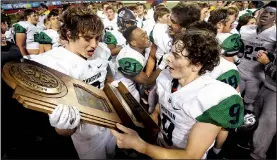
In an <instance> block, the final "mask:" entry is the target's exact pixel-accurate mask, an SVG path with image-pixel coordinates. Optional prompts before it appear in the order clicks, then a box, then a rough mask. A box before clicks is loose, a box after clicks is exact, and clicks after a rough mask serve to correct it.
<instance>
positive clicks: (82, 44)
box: [68, 35, 99, 58]
mask: <svg viewBox="0 0 277 160" xmlns="http://www.w3.org/2000/svg"><path fill="white" fill-rule="evenodd" d="M98 42H99V37H96V38H92V37H89V36H81V35H80V36H79V39H77V40H76V41H74V42H69V44H68V48H74V53H77V54H79V55H81V56H82V57H85V58H89V57H91V56H92V55H93V54H94V51H95V49H96V47H97V46H98Z"/></svg>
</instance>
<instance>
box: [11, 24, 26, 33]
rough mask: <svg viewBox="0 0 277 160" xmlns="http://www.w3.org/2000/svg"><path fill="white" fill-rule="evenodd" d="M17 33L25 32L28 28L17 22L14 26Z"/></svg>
mask: <svg viewBox="0 0 277 160" xmlns="http://www.w3.org/2000/svg"><path fill="white" fill-rule="evenodd" d="M13 27H14V31H15V33H25V32H26V29H25V28H24V27H22V26H21V25H20V24H15V25H14V26H13Z"/></svg>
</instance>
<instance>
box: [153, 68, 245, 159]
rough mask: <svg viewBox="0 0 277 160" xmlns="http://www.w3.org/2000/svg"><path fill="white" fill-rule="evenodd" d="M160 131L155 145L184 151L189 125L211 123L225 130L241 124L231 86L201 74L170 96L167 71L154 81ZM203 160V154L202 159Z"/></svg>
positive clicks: (240, 106) (240, 112)
mask: <svg viewBox="0 0 277 160" xmlns="http://www.w3.org/2000/svg"><path fill="white" fill-rule="evenodd" d="M156 82H157V93H158V96H159V103H160V118H161V123H160V128H161V132H160V133H159V134H158V139H157V143H158V144H159V145H160V146H163V147H166V148H176V149H184V148H186V146H187V140H188V136H189V134H190V131H191V129H192V127H193V125H194V124H195V123H197V122H202V123H211V124H214V125H216V126H221V127H222V128H225V129H230V128H237V127H239V126H240V125H241V124H242V123H243V114H244V113H243V112H244V108H243V102H242V98H241V97H240V95H239V94H238V92H237V91H236V90H235V89H234V88H232V87H231V86H229V85H227V84H225V83H222V82H220V81H218V80H215V79H212V78H211V77H210V76H208V75H203V76H200V77H199V78H197V79H196V80H194V81H192V82H190V83H189V84H187V85H186V86H184V87H179V88H178V90H177V91H175V92H173V93H172V82H173V79H172V77H171V76H170V74H169V72H168V70H164V71H162V72H161V73H160V75H159V77H158V78H157V81H156ZM202 158H206V154H205V155H204V156H203V157H202Z"/></svg>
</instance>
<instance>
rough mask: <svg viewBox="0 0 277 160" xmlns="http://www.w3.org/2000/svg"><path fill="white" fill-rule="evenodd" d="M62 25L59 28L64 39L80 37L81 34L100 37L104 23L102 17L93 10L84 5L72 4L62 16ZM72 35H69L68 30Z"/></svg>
mask: <svg viewBox="0 0 277 160" xmlns="http://www.w3.org/2000/svg"><path fill="white" fill-rule="evenodd" d="M62 22H63V24H62V26H61V27H60V29H59V31H58V32H59V34H60V38H61V39H62V40H68V38H69V39H72V40H73V41H75V40H77V39H79V36H80V35H81V36H84V37H89V38H96V39H100V38H101V37H102V34H103V30H104V25H103V23H102V21H101V19H100V18H99V17H98V16H97V15H96V14H93V13H91V10H90V9H88V8H85V7H82V6H77V7H76V6H72V7H70V8H68V9H67V11H65V13H64V14H63V16H62ZM68 31H70V36H69V37H67V32H68Z"/></svg>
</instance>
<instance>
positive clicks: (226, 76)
mask: <svg viewBox="0 0 277 160" xmlns="http://www.w3.org/2000/svg"><path fill="white" fill-rule="evenodd" d="M217 80H219V81H221V82H224V83H227V84H229V85H230V86H232V87H234V88H235V89H237V87H238V86H239V84H240V77H239V72H238V71H237V70H235V69H232V70H229V71H228V72H225V73H223V74H222V75H220V76H219V77H218V78H217Z"/></svg>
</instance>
